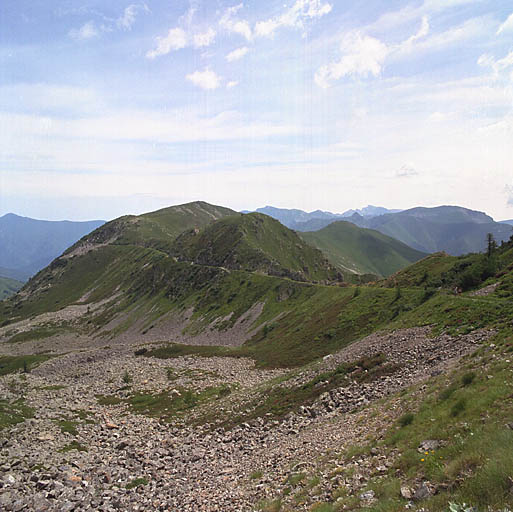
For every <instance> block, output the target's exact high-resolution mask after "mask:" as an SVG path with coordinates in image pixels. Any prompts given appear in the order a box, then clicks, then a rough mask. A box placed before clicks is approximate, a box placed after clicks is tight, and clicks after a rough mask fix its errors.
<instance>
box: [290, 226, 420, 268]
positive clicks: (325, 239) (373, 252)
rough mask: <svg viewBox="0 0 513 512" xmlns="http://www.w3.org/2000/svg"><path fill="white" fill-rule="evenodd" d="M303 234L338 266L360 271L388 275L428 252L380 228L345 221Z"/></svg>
mask: <svg viewBox="0 0 513 512" xmlns="http://www.w3.org/2000/svg"><path fill="white" fill-rule="evenodd" d="M300 236H301V238H303V239H304V240H306V241H307V242H309V243H310V244H311V245H314V246H315V247H317V248H318V249H320V250H321V251H323V252H324V254H326V256H327V257H328V259H329V261H330V262H331V263H332V264H333V265H335V266H336V267H337V268H340V269H342V270H345V271H347V270H349V271H351V272H355V273H358V274H376V275H378V276H381V277H383V276H388V275H390V274H392V273H394V272H397V271H398V270H400V269H402V268H404V267H407V266H408V265H410V264H411V263H414V262H416V261H418V260H420V259H422V258H424V257H425V256H427V255H426V254H425V253H423V252H420V251H417V250H415V249H412V248H411V247H408V246H407V245H406V244H403V243H402V242H399V241H398V240H395V239H394V238H391V237H389V236H386V235H383V234H382V233H379V232H378V231H375V230H371V229H364V228H359V227H358V226H355V225H354V224H352V223H350V222H345V221H338V222H333V223H331V224H330V225H329V226H327V227H325V228H323V229H321V230H319V231H313V232H307V233H301V235H300Z"/></svg>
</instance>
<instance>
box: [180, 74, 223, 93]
mask: <svg viewBox="0 0 513 512" xmlns="http://www.w3.org/2000/svg"><path fill="white" fill-rule="evenodd" d="M186 78H187V80H189V81H190V82H192V83H193V84H194V85H197V86H198V87H201V88H202V89H205V90H211V89H217V88H218V87H219V86H220V85H221V77H220V76H219V75H217V74H216V73H215V72H214V71H212V70H210V69H205V70H204V71H195V72H194V73H191V74H190V75H187V76H186Z"/></svg>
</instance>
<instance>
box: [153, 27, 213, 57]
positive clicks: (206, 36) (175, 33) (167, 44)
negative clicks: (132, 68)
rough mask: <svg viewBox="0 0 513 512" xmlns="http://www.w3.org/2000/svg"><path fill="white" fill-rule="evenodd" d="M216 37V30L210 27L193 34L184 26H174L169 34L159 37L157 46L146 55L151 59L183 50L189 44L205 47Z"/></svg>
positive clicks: (195, 46)
mask: <svg viewBox="0 0 513 512" xmlns="http://www.w3.org/2000/svg"><path fill="white" fill-rule="evenodd" d="M215 37H216V31H215V30H214V29H213V28H212V27H210V28H209V29H208V30H207V31H206V32H200V33H197V34H191V33H190V32H187V31H185V30H184V29H183V28H180V27H176V28H172V29H171V30H170V31H169V32H168V34H167V36H165V37H157V39H156V41H157V47H156V48H155V49H153V50H150V51H148V52H147V53H146V57H148V58H149V59H155V58H156V57H160V56H161V55H167V54H168V53H170V52H172V51H176V50H181V49H182V48H186V47H188V46H193V47H194V48H205V47H207V46H210V45H211V44H212V43H213V42H214V40H215Z"/></svg>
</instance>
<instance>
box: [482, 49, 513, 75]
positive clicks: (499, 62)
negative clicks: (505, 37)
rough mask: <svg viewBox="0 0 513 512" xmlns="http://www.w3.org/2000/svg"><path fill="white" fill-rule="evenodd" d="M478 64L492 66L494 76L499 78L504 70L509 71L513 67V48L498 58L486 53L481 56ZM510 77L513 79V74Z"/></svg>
mask: <svg viewBox="0 0 513 512" xmlns="http://www.w3.org/2000/svg"><path fill="white" fill-rule="evenodd" d="M477 64H478V65H479V66H482V67H490V68H491V69H492V71H493V74H494V77H495V78H499V77H500V75H501V73H502V72H503V71H507V70H508V69H509V68H511V67H513V50H512V51H510V52H509V53H508V54H507V55H506V56H505V57H503V58H502V59H496V58H495V57H494V56H493V55H489V54H486V53H485V54H483V55H481V57H479V59H478V60H477ZM509 78H510V79H512V81H513V75H512V76H511V77H509Z"/></svg>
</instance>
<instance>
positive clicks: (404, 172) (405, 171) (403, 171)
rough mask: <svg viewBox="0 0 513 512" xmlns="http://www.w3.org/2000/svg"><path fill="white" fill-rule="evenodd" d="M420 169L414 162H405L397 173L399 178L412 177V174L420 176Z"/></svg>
mask: <svg viewBox="0 0 513 512" xmlns="http://www.w3.org/2000/svg"><path fill="white" fill-rule="evenodd" d="M418 174H419V173H418V171H417V170H416V169H415V167H414V166H413V165H412V164H404V165H402V166H401V168H400V169H399V170H398V171H397V172H396V173H395V175H396V176H397V177H398V178H410V177H412V176H418Z"/></svg>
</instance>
